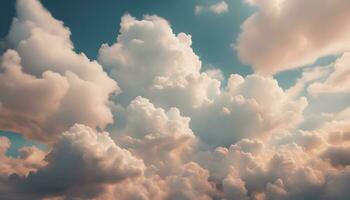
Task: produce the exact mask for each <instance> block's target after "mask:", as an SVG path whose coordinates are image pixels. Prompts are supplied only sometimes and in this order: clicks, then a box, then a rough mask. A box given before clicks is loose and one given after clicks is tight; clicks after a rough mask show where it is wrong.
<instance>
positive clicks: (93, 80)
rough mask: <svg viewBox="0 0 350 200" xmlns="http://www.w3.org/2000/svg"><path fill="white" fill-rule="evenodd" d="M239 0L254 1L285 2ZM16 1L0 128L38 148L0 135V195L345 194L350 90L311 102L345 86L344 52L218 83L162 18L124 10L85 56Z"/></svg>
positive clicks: (159, 198) (264, 6)
mask: <svg viewBox="0 0 350 200" xmlns="http://www.w3.org/2000/svg"><path fill="white" fill-rule="evenodd" d="M286 1H287V0H286ZM250 3H251V4H254V5H257V6H259V8H260V9H261V10H260V11H259V12H263V11H264V12H265V11H267V10H269V12H268V13H266V14H269V13H271V12H272V11H275V10H276V9H279V8H282V5H284V3H283V4H282V2H280V1H274V3H273V4H272V1H254V0H251V1H250ZM312 3H314V1H311V2H310V5H313V4H312ZM329 3H330V5H334V4H333V2H329ZM290 4H291V3H290V2H289V4H287V5H290ZM299 4H300V2H299V1H297V2H295V6H299ZM344 9H346V8H344ZM282 10H283V9H282ZM282 10H281V12H282ZM270 11H271V12H270ZM283 11H284V10H283ZM17 13H18V16H17V18H16V19H14V21H13V24H12V26H11V28H10V32H9V34H8V37H7V39H8V41H9V42H10V44H11V45H12V46H11V49H7V50H6V52H5V53H4V54H3V55H2V57H1V70H0V90H1V94H0V102H1V103H0V117H1V119H4V120H1V121H0V128H1V129H10V130H16V131H20V132H21V133H22V134H24V135H25V136H27V137H31V138H34V139H35V140H39V141H41V142H44V143H47V144H48V147H49V150H48V152H42V151H40V150H39V149H36V148H35V147H23V148H22V149H21V150H20V156H19V157H18V158H12V157H9V156H8V155H7V154H6V151H7V149H8V148H9V146H10V142H9V140H8V139H6V138H4V137H0V199H10V200H12V199H16V200H18V199H60V200H61V199H62V200H63V199H96V200H100V199H101V200H102V199H103V200H109V199H111V200H112V199H120V200H124V199H125V200H130V199H131V200H140V199H141V200H151V199H152V200H163V199H167V200H171V199H184V200H195V199H200V200H211V199H223V200H235V199H239V200H258V199H260V200H261V199H269V200H275V199H276V200H300V199H327V200H328V199H330V200H333V199H346V198H348V196H349V194H348V191H347V188H348V186H349V181H350V178H349V177H350V176H349V159H348V156H347V155H349V151H350V148H349V145H350V139H349V138H350V134H349V133H350V127H349V122H350V107H349V103H348V101H344V103H343V104H342V105H340V106H339V102H336V101H329V102H326V103H327V104H326V105H327V106H322V109H321V108H318V107H321V106H320V105H325V103H324V102H322V103H323V104H322V103H321V104H318V103H319V102H321V100H322V98H324V97H325V96H327V98H334V97H336V96H337V95H339V94H343V95H345V96H346V95H347V92H348V87H347V76H346V75H347V68H346V66H347V57H348V55H347V54H344V55H343V56H342V57H341V58H340V59H338V60H337V61H336V62H335V64H331V65H329V66H319V67H315V68H312V69H311V68H307V69H304V70H303V73H302V75H301V77H300V78H299V79H298V80H297V81H296V84H295V85H294V86H293V87H291V88H290V89H287V90H284V89H282V88H281V87H280V86H279V85H278V82H277V81H276V80H275V79H274V78H273V77H270V76H262V75H259V74H250V75H247V76H245V77H243V76H241V75H238V74H232V75H231V76H230V77H229V79H228V80H227V83H225V84H224V83H223V82H224V80H223V78H222V74H221V71H220V70H215V69H214V70H206V71H205V70H202V69H201V67H202V64H201V60H200V58H199V57H198V56H197V55H196V54H195V52H194V51H193V49H192V47H191V45H192V39H191V36H190V35H188V34H185V33H178V34H177V33H174V31H173V30H172V28H171V26H170V23H169V22H168V21H166V20H164V19H163V18H161V17H158V16H145V17H143V18H142V19H136V18H134V17H132V16H130V15H124V16H123V17H122V20H121V30H120V34H119V35H118V37H117V40H116V42H115V43H114V44H111V45H107V44H104V45H102V46H101V48H100V51H99V58H98V62H96V61H91V60H89V59H88V58H87V57H86V56H85V55H84V54H77V53H76V52H74V46H73V44H72V42H71V40H70V39H69V37H70V34H71V33H70V31H69V29H68V28H66V27H64V26H63V22H60V21H58V20H55V19H54V18H53V17H52V16H51V14H50V13H49V12H48V11H46V10H45V9H44V8H43V7H42V6H41V4H40V2H39V1H35V0H27V1H25V0H18V3H17ZM281 16H282V15H281ZM308 16H309V15H308ZM310 16H311V15H310ZM312 16H313V15H312ZM331 17H333V16H331ZM264 19H265V18H261V20H264ZM308 20H309V19H308ZM298 22H299V21H298ZM312 22H314V21H312ZM339 22H341V21H339ZM269 23H273V22H272V21H271V22H269ZM310 27H311V28H312V27H314V26H313V25H312V26H310ZM47 41H50V42H52V48H47ZM50 47H51V46H50ZM288 49H289V47H288ZM305 55H306V54H305ZM297 60H298V59H297ZM301 60H302V59H301ZM298 61H300V59H299V60H298ZM102 66H103V68H105V69H106V71H109V72H110V74H109V75H107V74H106V73H105V72H104V71H103V68H102ZM117 82H118V84H119V85H120V90H121V91H122V93H121V94H119V95H115V93H116V92H120V90H119V87H118V85H117ZM225 82H226V81H225ZM313 85H318V86H317V87H316V86H313ZM315 88H316V89H315ZM320 88H321V89H320ZM324 88H326V89H324ZM304 94H305V96H303V95H304ZM320 99H321V100H320ZM335 107H338V109H335ZM330 108H332V109H330ZM315 115H316V117H315ZM113 117H114V119H116V120H115V121H113ZM311 122H312V123H311ZM308 123H311V125H310V124H308ZM107 124H110V126H109V127H108V128H106V127H105V126H106V125H107ZM304 127H308V130H304ZM104 129H108V130H109V132H110V133H107V132H105V131H104Z"/></svg>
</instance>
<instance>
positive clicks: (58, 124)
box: [0, 0, 118, 142]
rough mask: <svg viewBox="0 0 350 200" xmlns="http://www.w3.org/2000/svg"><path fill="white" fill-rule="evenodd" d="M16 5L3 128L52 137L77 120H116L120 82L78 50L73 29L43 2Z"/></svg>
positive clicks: (4, 75)
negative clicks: (114, 112)
mask: <svg viewBox="0 0 350 200" xmlns="http://www.w3.org/2000/svg"><path fill="white" fill-rule="evenodd" d="M16 10H17V17H16V18H14V20H13V22H12V25H11V28H10V31H9V34H8V36H7V39H8V41H9V43H10V46H11V47H12V48H14V50H7V52H6V53H5V54H4V55H3V56H2V64H1V68H2V70H1V71H2V72H1V73H0V83H1V84H0V88H1V91H2V92H1V94H0V116H1V117H2V119H3V120H1V122H0V128H1V129H6V130H12V131H17V132H20V133H22V134H25V135H26V136H28V137H32V138H35V139H39V140H42V141H51V142H52V141H53V139H54V138H56V136H57V134H60V133H61V132H62V131H64V130H66V129H68V128H69V127H70V126H72V125H73V124H74V123H83V124H86V125H89V126H90V127H93V128H96V127H101V128H103V127H105V126H106V125H107V124H109V123H111V122H113V116H112V113H111V110H110V108H109V105H108V104H110V103H111V102H110V101H109V96H110V95H112V94H113V93H115V92H117V91H118V86H117V84H116V82H115V81H114V80H112V79H111V78H109V77H108V75H107V74H106V73H105V72H104V71H103V69H102V67H101V65H99V64H98V63H97V62H96V61H90V60H89V59H88V58H87V57H86V56H85V55H84V54H77V53H75V52H74V47H73V44H72V42H71V41H70V31H69V29H68V28H66V27H64V26H63V23H62V22H61V21H58V20H56V19H54V18H53V17H52V16H51V14H50V13H49V12H48V11H47V10H45V9H44V8H43V7H42V5H41V4H40V3H39V1H37V0H28V1H27V0H18V1H17V4H16ZM47 41H50V47H49V48H48V42H47ZM83 113H84V114H83Z"/></svg>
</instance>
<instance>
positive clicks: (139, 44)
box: [99, 15, 201, 104]
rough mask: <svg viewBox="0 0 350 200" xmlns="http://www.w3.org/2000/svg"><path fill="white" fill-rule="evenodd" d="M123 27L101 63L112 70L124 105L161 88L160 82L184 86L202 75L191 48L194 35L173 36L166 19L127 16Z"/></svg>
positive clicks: (104, 49) (103, 50) (104, 51)
mask: <svg viewBox="0 0 350 200" xmlns="http://www.w3.org/2000/svg"><path fill="white" fill-rule="evenodd" d="M120 27H121V30H120V35H119V36H118V38H117V42H116V43H115V44H113V45H111V46H109V45H107V44H103V45H102V47H101V49H100V51H99V61H100V63H101V64H102V65H103V66H104V67H106V68H110V69H111V72H110V75H111V76H112V77H113V78H114V79H115V80H117V81H118V83H119V85H120V87H121V89H122V91H123V93H122V94H121V95H120V99H121V101H122V102H124V103H125V104H127V103H128V102H129V101H130V100H132V99H133V98H135V97H136V96H139V95H141V96H145V94H146V93H148V92H149V90H150V89H151V88H154V87H155V88H159V87H160V86H159V85H160V83H159V82H161V83H166V84H167V85H184V84H186V82H187V81H186V77H187V76H189V75H192V76H199V69H200V67H201V62H200V60H199V58H198V56H197V55H196V54H195V53H194V52H193V50H192V48H191V44H192V40H191V36H190V35H186V34H185V33H179V34H177V35H176V34H174V33H173V31H172V29H171V27H170V25H169V23H168V22H167V21H166V20H164V19H162V18H160V17H157V16H145V18H144V19H143V20H137V19H135V18H133V17H131V16H130V15H124V16H123V17H122V20H121V24H120ZM136 80H137V81H136ZM146 97H147V96H146ZM123 98H124V99H126V100H124V101H123Z"/></svg>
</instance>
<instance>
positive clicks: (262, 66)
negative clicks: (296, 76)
mask: <svg viewBox="0 0 350 200" xmlns="http://www.w3.org/2000/svg"><path fill="white" fill-rule="evenodd" d="M248 2H249V3H250V4H253V5H255V6H257V9H258V11H257V12H256V13H255V14H253V15H252V16H251V17H249V18H248V19H247V20H246V21H245V22H244V23H243V25H242V32H241V34H240V36H239V38H238V40H237V44H236V45H235V48H236V50H237V52H238V55H239V57H240V58H241V60H242V61H243V62H244V63H247V64H250V65H252V66H253V68H254V69H255V70H256V71H257V72H259V73H264V74H274V73H277V72H280V71H283V70H286V69H292V68H296V67H301V66H304V65H307V64H312V63H313V62H314V61H316V60H317V59H318V58H320V57H323V56H327V55H336V54H338V53H342V52H344V51H347V50H349V46H350V38H349V33H350V26H349V24H348V18H349V17H350V14H349V13H350V12H349V10H350V3H349V1H347V0H341V1H332V0H326V1H322V2H320V1H318V0H311V1H303V0H262V1H259V0H249V1H248ZM324 27H327V28H326V29H325V28H324Z"/></svg>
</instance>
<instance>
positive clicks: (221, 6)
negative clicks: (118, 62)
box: [194, 1, 229, 15]
mask: <svg viewBox="0 0 350 200" xmlns="http://www.w3.org/2000/svg"><path fill="white" fill-rule="evenodd" d="M228 10H229V7H228V4H227V3H226V1H220V2H217V3H214V4H212V5H209V6H204V5H197V6H196V7H195V8H194V13H195V14H196V15H199V14H202V13H204V12H211V13H213V14H215V15H221V14H224V13H226V12H228Z"/></svg>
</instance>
